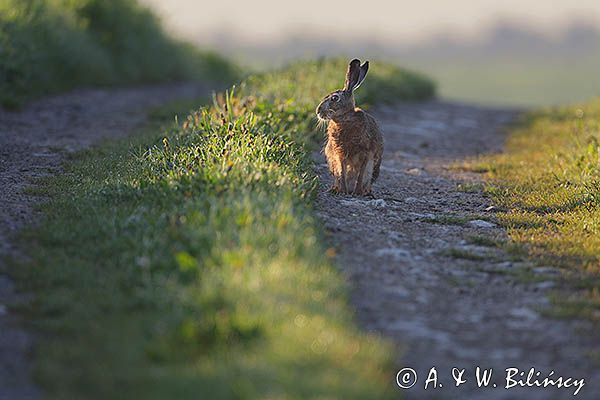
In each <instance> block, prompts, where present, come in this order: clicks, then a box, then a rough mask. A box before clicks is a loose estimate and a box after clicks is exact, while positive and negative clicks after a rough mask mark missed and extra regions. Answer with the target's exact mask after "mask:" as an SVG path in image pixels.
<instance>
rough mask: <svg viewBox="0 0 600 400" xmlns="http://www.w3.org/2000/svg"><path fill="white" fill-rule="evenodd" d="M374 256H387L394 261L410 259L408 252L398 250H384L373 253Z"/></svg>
mask: <svg viewBox="0 0 600 400" xmlns="http://www.w3.org/2000/svg"><path fill="white" fill-rule="evenodd" d="M375 255H376V256H378V257H384V256H389V257H391V258H393V259H394V260H405V259H407V258H410V252H409V251H407V250H404V249H400V248H385V249H379V250H376V251H375Z"/></svg>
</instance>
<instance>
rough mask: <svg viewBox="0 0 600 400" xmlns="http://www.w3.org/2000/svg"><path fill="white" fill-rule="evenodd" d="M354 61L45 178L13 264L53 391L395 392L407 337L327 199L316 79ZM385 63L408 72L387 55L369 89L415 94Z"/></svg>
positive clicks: (291, 77)
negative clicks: (378, 317) (342, 268)
mask: <svg viewBox="0 0 600 400" xmlns="http://www.w3.org/2000/svg"><path fill="white" fill-rule="evenodd" d="M344 64H345V63H341V62H335V63H334V64H331V65H330V64H329V63H327V62H320V63H317V64H312V63H309V64H305V66H308V67H309V68H308V69H307V68H304V67H300V66H292V67H290V69H288V70H283V71H280V72H277V73H273V74H265V75H260V76H258V77H252V78H250V79H249V80H248V81H246V82H245V83H243V84H242V85H241V88H240V89H238V90H237V94H235V95H220V96H216V98H215V104H214V105H213V106H212V107H210V108H208V109H201V110H198V111H194V112H192V113H191V114H190V115H189V116H187V118H180V124H172V125H171V126H170V127H168V128H165V129H163V130H162V131H159V130H158V129H157V126H156V125H154V126H153V127H150V128H148V129H146V130H145V131H144V132H143V133H142V134H141V135H140V136H139V137H138V138H137V139H135V140H133V141H125V142H119V143H114V144H108V145H106V146H103V147H101V148H99V149H96V150H93V151H88V152H84V153H81V154H79V155H78V156H76V157H75V159H74V160H73V161H72V162H70V163H69V164H68V165H67V166H66V174H64V175H62V176H59V177H57V178H52V179H50V180H46V181H44V182H42V183H41V185H42V186H41V188H40V189H39V193H42V194H44V195H45V196H49V198H50V199H51V201H50V202H49V203H47V204H46V205H45V206H44V207H43V211H44V214H45V216H46V218H45V222H44V223H43V224H42V225H41V226H40V227H39V228H36V229H34V230H32V231H30V232H28V233H26V234H25V235H24V236H23V242H22V243H23V245H24V246H27V251H28V254H30V255H31V262H28V263H25V264H24V265H22V266H21V267H20V268H18V269H17V273H16V276H15V277H16V279H17V281H18V282H19V286H20V287H21V289H23V290H26V291H28V292H31V293H34V294H35V300H34V302H33V303H32V304H31V306H29V307H27V308H25V309H24V310H23V311H24V312H26V313H27V315H28V317H29V319H30V320H32V321H34V322H33V326H32V327H33V328H34V329H35V330H36V331H37V332H38V337H39V346H38V348H37V351H36V354H37V362H36V376H37V379H38V381H39V382H40V383H41V385H42V386H43V388H45V389H46V390H47V391H48V395H49V398H56V399H58V398H77V399H83V398H97V399H107V398H110V399H132V398H143V399H165V398H173V399H187V398H189V399H232V398H248V399H288V398H289V399H307V398H336V399H382V398H391V397H394V398H395V395H397V394H398V393H397V392H395V391H394V385H393V382H394V378H393V376H394V375H393V369H394V368H393V366H392V362H393V358H392V355H393V354H394V352H393V351H392V349H391V347H390V345H389V344H388V343H385V342H384V341H382V340H381V339H379V338H378V337H376V336H373V335H369V334H365V333H362V332H360V331H359V330H358V329H357V328H356V326H355V322H354V320H353V314H352V312H351V311H350V309H349V307H348V304H347V297H346V296H347V295H346V291H347V288H346V283H345V281H344V279H343V278H342V277H341V276H340V274H339V272H338V271H337V270H336V269H335V268H334V266H333V265H332V260H331V259H330V258H331V256H332V255H333V254H334V251H331V250H330V251H327V245H326V243H325V241H324V237H323V235H322V234H321V231H320V228H319V224H318V221H316V220H315V217H314V216H313V212H312V199H313V197H314V195H315V191H316V188H317V183H318V182H317V177H316V175H315V172H314V171H313V166H312V159H311V156H310V154H311V151H312V149H313V147H312V146H313V144H314V142H315V141H314V139H315V132H314V131H313V127H314V124H313V112H314V111H313V110H314V107H315V105H316V103H317V102H318V101H319V98H320V97H321V96H322V95H323V94H325V93H324V92H326V90H328V88H324V87H320V84H316V83H315V82H328V84H329V85H331V87H338V86H340V85H341V83H342V82H343V72H344ZM316 65H318V66H320V68H316V67H315V66H316ZM377 66H380V67H381V68H382V71H383V70H384V68H388V71H398V73H401V72H400V71H399V70H395V69H390V67H384V66H383V65H379V64H374V68H373V69H374V73H373V76H371V78H373V79H371V81H372V84H373V85H374V86H372V87H371V89H369V87H368V86H365V92H364V93H372V101H377V99H378V96H382V98H386V96H389V98H399V97H402V96H405V94H402V93H405V92H404V90H405V89H404V88H403V86H402V85H401V84H399V83H398V82H402V81H403V80H404V81H406V84H407V85H410V84H412V83H411V79H412V78H411V77H412V76H411V75H405V73H403V72H402V73H401V76H398V77H396V76H395V75H394V73H392V72H389V73H390V74H391V76H390V78H391V79H392V81H395V82H397V83H395V84H393V85H389V86H385V87H381V88H380V89H378V90H376V91H371V90H373V88H375V87H377V86H376V85H377V83H376V82H377V79H376V78H377V76H378V74H377V72H375V71H376V70H377ZM338 67H339V68H338ZM323 71H326V73H327V75H323V73H324V72H323ZM383 76H385V74H384V75H383ZM380 79H385V78H383V77H382V78H380ZM419 79H422V78H419ZM423 82H425V81H423ZM307 87H308V88H312V89H309V90H307V89H306V88H307ZM427 87H429V86H427ZM361 89H362V88H361ZM396 91H398V92H397V93H396ZM422 97H425V95H424V94H422V93H421V94H419V96H417V98H422ZM180 106H181V105H180ZM172 115H173V113H172V112H169V111H168V109H163V110H161V111H160V112H159V113H157V114H156V118H157V121H156V122H157V123H164V118H165V116H166V117H167V118H168V119H170V120H172Z"/></svg>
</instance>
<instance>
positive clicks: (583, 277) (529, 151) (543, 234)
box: [473, 100, 600, 320]
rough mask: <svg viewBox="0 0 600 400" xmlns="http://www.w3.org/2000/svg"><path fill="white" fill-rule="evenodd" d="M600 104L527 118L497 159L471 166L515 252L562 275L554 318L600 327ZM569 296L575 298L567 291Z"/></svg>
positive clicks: (545, 111) (491, 157)
mask: <svg viewBox="0 0 600 400" xmlns="http://www.w3.org/2000/svg"><path fill="white" fill-rule="evenodd" d="M599 142H600V100H594V101H590V102H588V103H585V104H580V105H577V106H572V107H564V108H557V109H548V110H543V111H539V112H535V113H531V114H529V115H528V116H527V118H526V119H525V120H524V121H523V122H522V123H521V125H520V126H519V127H517V128H515V129H514V130H513V132H512V134H511V136H510V138H509V140H508V143H507V147H506V151H505V153H503V154H500V155H495V156H490V157H486V158H484V159H481V160H478V161H476V162H474V164H473V166H474V168H475V169H477V170H480V171H483V170H485V171H488V175H489V177H490V179H491V180H492V182H493V183H494V185H493V186H491V187H489V188H487V189H486V190H487V191H488V193H490V195H491V196H492V197H493V199H494V200H495V202H496V204H498V205H499V206H500V207H501V208H503V209H506V210H507V211H506V212H501V213H498V214H497V217H498V219H499V221H500V223H502V224H503V225H504V226H505V227H507V229H508V233H509V236H510V238H511V239H512V240H513V243H514V244H515V246H517V247H519V248H525V249H526V250H527V252H528V254H529V255H530V256H531V257H533V258H534V259H536V260H537V261H538V263H540V264H542V265H551V266H556V267H560V268H562V269H563V270H564V272H565V274H564V275H565V279H566V280H567V281H568V282H569V283H570V287H571V290H570V291H569V293H568V294H567V293H563V294H562V295H561V296H558V297H557V298H556V300H557V307H558V310H559V311H557V314H558V315H569V316H585V317H589V318H592V319H594V320H600V317H599V316H600V295H599V293H600V144H599ZM573 289H574V290H573Z"/></svg>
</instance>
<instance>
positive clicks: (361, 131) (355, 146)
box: [317, 60, 383, 195]
mask: <svg viewBox="0 0 600 400" xmlns="http://www.w3.org/2000/svg"><path fill="white" fill-rule="evenodd" d="M365 66H366V67H365ZM367 70H368V63H365V64H363V66H362V67H360V61H358V60H352V61H351V62H350V65H349V66H348V72H347V75H346V85H345V87H344V89H342V90H338V91H335V92H333V93H331V94H330V95H328V96H326V97H325V98H324V99H323V101H322V102H321V104H319V106H318V107H317V115H318V116H319V118H321V119H327V120H328V126H327V144H326V145H325V157H326V158H327V164H328V165H329V170H330V171H331V174H332V175H333V178H334V183H333V188H332V190H333V191H336V192H340V193H348V194H354V195H367V194H370V193H371V185H372V184H373V183H374V182H375V180H376V179H377V177H378V176H379V169H380V165H381V158H382V155H383V135H382V134H381V131H380V129H379V127H378V126H377V122H376V121H375V119H374V118H373V117H372V116H371V115H369V114H368V113H367V112H365V111H363V110H361V109H360V108H358V107H356V106H355V102H354V94H353V90H354V89H355V88H356V87H357V86H358V85H360V83H361V81H360V80H359V79H360V77H362V78H363V79H364V76H365V75H366V71H367ZM336 96H337V97H336Z"/></svg>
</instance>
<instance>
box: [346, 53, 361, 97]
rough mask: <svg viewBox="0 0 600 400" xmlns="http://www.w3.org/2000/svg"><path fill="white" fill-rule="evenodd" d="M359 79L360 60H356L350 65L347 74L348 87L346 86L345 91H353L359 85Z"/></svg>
mask: <svg viewBox="0 0 600 400" xmlns="http://www.w3.org/2000/svg"><path fill="white" fill-rule="evenodd" d="M359 77H360V60H357V59H356V58H355V59H354V60H352V61H350V64H348V72H346V85H345V86H344V90H345V91H348V92H351V91H353V90H354V88H355V87H356V85H357V84H358V79H359Z"/></svg>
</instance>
